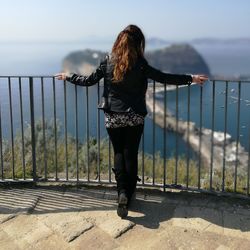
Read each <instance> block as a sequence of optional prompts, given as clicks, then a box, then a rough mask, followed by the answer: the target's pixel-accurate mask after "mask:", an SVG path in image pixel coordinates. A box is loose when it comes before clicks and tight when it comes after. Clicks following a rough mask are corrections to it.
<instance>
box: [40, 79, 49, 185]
mask: <svg viewBox="0 0 250 250" xmlns="http://www.w3.org/2000/svg"><path fill="white" fill-rule="evenodd" d="M41 93H42V123H43V161H44V179H45V180H47V178H48V176H47V147H46V135H45V129H46V125H45V108H44V78H43V77H41Z"/></svg>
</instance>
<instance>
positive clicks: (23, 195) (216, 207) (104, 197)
mask: <svg viewBox="0 0 250 250" xmlns="http://www.w3.org/2000/svg"><path fill="white" fill-rule="evenodd" d="M137 193H138V194H137V198H136V200H133V201H132V202H131V206H130V209H129V211H130V212H129V216H128V217H127V220H130V221H132V222H134V223H136V224H138V225H142V226H143V227H146V228H150V229H157V228H159V227H160V225H161V224H162V223H163V224H164V223H165V222H169V221H170V220H172V219H174V220H175V219H183V222H185V220H187V219H189V218H200V219H202V220H204V221H206V222H208V223H210V224H215V225H217V226H220V227H224V228H230V229H237V230H240V231H242V232H247V231H250V213H249V211H250V210H249V209H250V206H249V201H248V200H240V199H236V198H232V197H230V198H227V197H217V196H213V195H208V194H196V193H191V194H190V193H188V192H179V193H170V192H167V193H163V192H160V191H157V190H138V192H137ZM116 207H117V194H116V191H115V190H114V189H112V188H107V187H105V188H102V189H100V188H94V189H93V188H83V189H70V188H66V187H56V186H53V187H36V188H12V189H9V188H8V189H0V215H1V214H2V215H6V216H8V215H11V214H19V213H21V214H22V213H24V214H25V213H27V214H34V215H41V214H47V213H68V212H80V211H114V212H115V210H116ZM0 217H1V216H0Z"/></svg>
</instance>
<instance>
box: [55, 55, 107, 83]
mask: <svg viewBox="0 0 250 250" xmlns="http://www.w3.org/2000/svg"><path fill="white" fill-rule="evenodd" d="M105 66H106V60H103V61H101V63H100V65H99V66H98V68H97V69H96V70H95V71H94V72H93V73H92V74H90V75H89V76H84V75H78V74H75V73H58V74H56V75H55V77H56V79H58V80H66V81H69V82H71V83H73V84H76V85H79V86H92V85H94V84H96V83H97V82H99V81H100V80H101V79H102V78H103V77H104V74H105Z"/></svg>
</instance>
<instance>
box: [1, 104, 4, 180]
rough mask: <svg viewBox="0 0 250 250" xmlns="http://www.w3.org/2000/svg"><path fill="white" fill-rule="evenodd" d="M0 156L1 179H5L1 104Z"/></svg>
mask: <svg viewBox="0 0 250 250" xmlns="http://www.w3.org/2000/svg"><path fill="white" fill-rule="evenodd" d="M0 156H1V179H2V180H3V179H4V164H3V162H4V161H3V137H2V109H1V102H0Z"/></svg>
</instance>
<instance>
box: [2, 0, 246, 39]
mask: <svg viewBox="0 0 250 250" xmlns="http://www.w3.org/2000/svg"><path fill="white" fill-rule="evenodd" d="M0 15H1V21H0V42H33V41H36V42H59V41H60V42H78V41H84V40H91V39H103V40H105V39H106V40H110V39H114V38H115V37H116V36H117V34H118V33H119V32H120V31H121V30H122V29H123V28H124V27H126V26H127V25H128V24H136V25H138V26H139V27H140V28H141V29H142V31H143V32H144V34H145V36H146V38H152V37H157V38H162V39H165V40H175V41H178V40H180V41H183V40H191V39H196V38H222V39H224V38H240V37H250V28H249V23H250V1H249V0H237V1H236V0H126V1H125V0H124V1H120V0H105V1H104V0H67V1H66V0H0Z"/></svg>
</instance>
